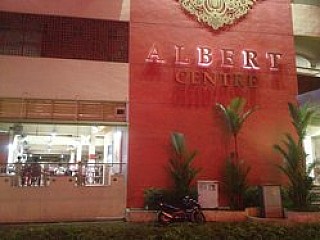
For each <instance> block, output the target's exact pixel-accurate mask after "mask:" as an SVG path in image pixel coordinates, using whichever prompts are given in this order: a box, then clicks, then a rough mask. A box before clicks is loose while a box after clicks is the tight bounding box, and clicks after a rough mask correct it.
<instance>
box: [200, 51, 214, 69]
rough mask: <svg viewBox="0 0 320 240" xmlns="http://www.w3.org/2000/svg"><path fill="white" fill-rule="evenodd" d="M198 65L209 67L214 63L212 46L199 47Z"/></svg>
mask: <svg viewBox="0 0 320 240" xmlns="http://www.w3.org/2000/svg"><path fill="white" fill-rule="evenodd" d="M197 50H198V65H199V66H203V67H209V66H210V65H211V64H212V51H211V49H210V48H205V47H198V48H197Z"/></svg>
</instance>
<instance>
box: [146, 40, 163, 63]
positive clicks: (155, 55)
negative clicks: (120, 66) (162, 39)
mask: <svg viewBox="0 0 320 240" xmlns="http://www.w3.org/2000/svg"><path fill="white" fill-rule="evenodd" d="M145 61H146V62H154V63H165V62H166V61H165V60H164V59H163V58H160V56H159V51H158V48H157V47H156V46H155V44H153V45H152V47H151V49H150V51H149V54H148V57H147V58H146V59H145Z"/></svg>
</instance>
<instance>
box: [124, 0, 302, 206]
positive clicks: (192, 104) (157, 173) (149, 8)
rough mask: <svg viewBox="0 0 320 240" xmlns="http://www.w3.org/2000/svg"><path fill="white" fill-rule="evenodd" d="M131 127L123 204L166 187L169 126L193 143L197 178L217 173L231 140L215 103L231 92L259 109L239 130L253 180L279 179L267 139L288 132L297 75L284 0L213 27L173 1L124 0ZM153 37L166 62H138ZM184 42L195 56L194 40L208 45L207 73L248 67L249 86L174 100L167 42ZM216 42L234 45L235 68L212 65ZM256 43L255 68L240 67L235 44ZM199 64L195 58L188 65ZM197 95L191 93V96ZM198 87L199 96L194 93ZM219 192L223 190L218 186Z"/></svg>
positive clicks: (260, 5) (240, 47) (274, 139)
mask: <svg viewBox="0 0 320 240" xmlns="http://www.w3.org/2000/svg"><path fill="white" fill-rule="evenodd" d="M130 24H131V25H130V31H131V32H130V41H131V43H130V64H131V67H130V92H129V94H130V95H129V96H130V115H129V117H130V119H129V122H130V128H129V134H130V139H129V176H128V207H141V206H142V205H143V190H144V189H146V188H148V187H165V186H170V184H171V182H170V178H169V176H168V173H167V171H166V167H167V166H168V159H169V149H170V148H169V147H170V141H169V136H170V133H171V132H173V131H179V132H182V133H184V134H185V136H186V139H187V145H188V147H189V148H190V149H197V150H198V153H199V154H198V156H197V158H196V160H195V164H196V165H197V166H200V167H201V168H202V171H201V173H200V175H199V179H201V180H221V172H222V167H223V164H224V160H225V158H226V156H227V154H228V152H229V151H230V148H231V147H232V146H228V135H227V133H226V131H225V128H224V123H223V121H222V120H221V117H220V115H219V114H218V112H217V111H216V110H215V108H214V106H215V103H216V102H223V103H228V101H229V99H231V98H232V97H234V96H238V95H241V96H244V97H245V98H247V99H248V101H249V104H250V105H254V104H255V105H258V106H259V110H258V111H257V112H256V113H255V114H254V115H252V117H250V118H249V119H248V121H247V122H246V123H245V125H244V126H243V131H242V132H241V133H240V136H239V143H240V144H239V145H240V146H239V147H240V156H241V158H243V159H244V160H245V162H246V163H247V164H248V165H250V166H251V173H250V182H251V183H252V184H277V183H280V182H281V180H280V173H279V172H278V170H277V169H276V168H275V167H274V164H275V163H277V162H279V161H280V160H281V159H280V158H279V156H278V155H277V154H275V153H274V151H273V149H272V145H273V144H275V143H279V141H280V139H281V138H282V136H283V135H282V134H283V133H284V132H287V131H291V126H290V121H289V119H288V111H287V102H289V101H295V97H296V94H297V80H296V72H295V65H294V56H295V52H294V45H293V36H292V20H291V10H290V0H265V1H258V2H257V3H256V4H255V6H254V7H253V9H252V10H251V11H250V13H249V14H248V15H247V16H246V17H244V18H243V19H241V20H240V21H238V22H237V23H236V24H234V25H232V26H230V27H226V28H224V29H222V30H219V31H214V30H212V29H210V27H206V26H205V25H203V24H200V23H198V22H197V21H196V20H195V19H194V18H193V17H192V16H188V15H187V14H186V13H185V11H183V9H182V8H181V7H180V5H179V3H178V1H175V0H166V1H164V0H150V1H148V3H147V4H146V2H145V1H143V0H132V1H131V22H130ZM153 44H156V46H157V47H158V50H159V53H160V54H161V56H163V57H164V58H166V60H167V63H166V64H153V63H147V62H145V59H146V58H147V56H148V53H149V50H150V48H151V47H152V45H153ZM175 44H177V45H183V46H184V47H185V52H184V54H189V55H190V56H191V58H195V57H196V53H197V52H196V48H197V46H207V47H210V48H211V49H212V50H213V52H214V58H215V60H214V63H213V66H211V67H210V70H211V71H214V72H230V73H233V72H236V73H239V72H241V73H243V74H250V75H252V74H255V75H256V76H257V78H258V80H259V83H258V87H257V88H253V89H248V88H239V87H223V86H219V87H215V88H214V90H213V91H214V93H213V97H212V99H211V101H210V104H208V103H206V104H203V102H202V101H200V100H195V99H194V97H192V96H202V94H201V92H200V93H194V92H192V91H190V92H187V93H186V98H187V101H186V102H184V103H183V102H181V101H178V102H177V101H175V100H174V97H173V96H174V91H175V90H174V89H176V88H177V86H179V84H178V83H177V82H175V80H174V79H175V69H176V68H177V67H176V66H175V64H174V61H175V59H174V58H175V52H174V45H175ZM220 49H233V50H234V52H235V57H234V60H235V67H234V68H232V69H227V70H226V69H223V68H221V67H219V65H220V64H221V60H219V59H220V58H219V56H218V53H219V50H220ZM244 49H248V50H255V51H256V52H257V54H258V60H259V63H260V66H261V69H259V70H244V69H243V68H242V64H241V63H242V61H241V56H242V55H241V51H242V50H244ZM266 52H277V53H282V54H283V56H282V58H281V60H280V62H279V64H280V65H279V71H270V70H269V67H268V61H267V60H266V58H265V54H266ZM189 70H192V71H202V70H199V67H197V66H196V65H195V64H193V65H192V66H191V67H189ZM192 94H196V95H192ZM197 94H198V95H197ZM222 194H223V193H222Z"/></svg>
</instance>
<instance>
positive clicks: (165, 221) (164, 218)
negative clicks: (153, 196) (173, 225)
mask: <svg viewBox="0 0 320 240" xmlns="http://www.w3.org/2000/svg"><path fill="white" fill-rule="evenodd" d="M158 222H159V223H160V224H162V225H168V224H169V223H170V222H171V218H169V217H168V216H166V215H165V214H163V212H160V213H159V214H158Z"/></svg>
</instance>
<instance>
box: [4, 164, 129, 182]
mask: <svg viewBox="0 0 320 240" xmlns="http://www.w3.org/2000/svg"><path fill="white" fill-rule="evenodd" d="M123 165H124V164H120V163H113V164H105V163H54V162H27V163H14V164H0V175H2V176H10V177H11V186H14V187H41V186H49V185H50V183H51V182H52V180H53V179H54V178H56V177H63V176H68V177H70V178H72V179H73V182H74V183H75V185H77V186H97V185H110V177H111V175H112V174H116V173H120V174H122V173H123V172H122V171H123V168H124V167H123Z"/></svg>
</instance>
